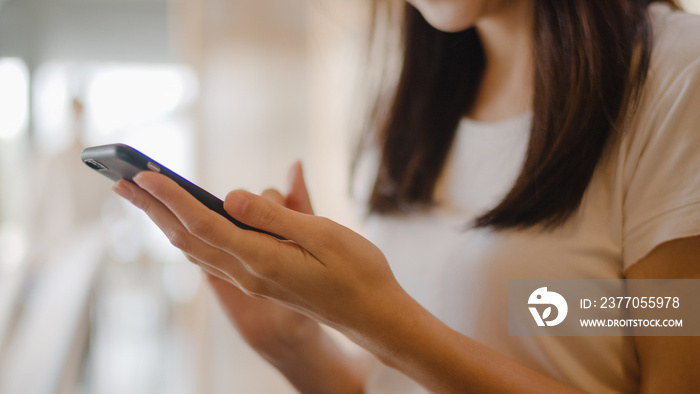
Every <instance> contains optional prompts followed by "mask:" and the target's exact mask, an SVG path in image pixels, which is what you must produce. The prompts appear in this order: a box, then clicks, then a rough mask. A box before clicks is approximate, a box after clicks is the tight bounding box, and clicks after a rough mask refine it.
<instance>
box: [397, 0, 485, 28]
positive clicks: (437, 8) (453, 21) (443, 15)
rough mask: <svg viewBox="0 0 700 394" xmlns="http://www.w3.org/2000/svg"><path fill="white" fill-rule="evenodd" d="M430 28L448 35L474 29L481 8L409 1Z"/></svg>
mask: <svg viewBox="0 0 700 394" xmlns="http://www.w3.org/2000/svg"><path fill="white" fill-rule="evenodd" d="M409 3H411V4H413V6H414V7H416V9H417V10H418V11H419V12H420V13H421V15H423V18H425V20H426V21H427V22H428V23H429V24H430V26H432V27H434V28H436V29H438V30H440V31H444V32H446V33H456V32H460V31H464V30H467V29H469V28H470V27H473V26H474V24H475V23H476V19H477V18H476V16H477V15H478V14H479V12H478V11H479V8H480V7H474V6H473V4H472V6H471V7H470V6H469V3H468V2H467V3H465V2H457V1H444V2H431V1H420V0H419V1H415V0H414V1H409Z"/></svg>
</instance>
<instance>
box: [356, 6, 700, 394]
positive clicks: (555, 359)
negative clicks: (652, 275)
mask: <svg viewBox="0 0 700 394" xmlns="http://www.w3.org/2000/svg"><path fill="white" fill-rule="evenodd" d="M650 13H651V17H652V23H653V26H654V47H653V53H652V62H651V68H650V72H649V77H648V80H647V83H646V86H645V92H644V94H643V96H642V101H641V103H640V107H639V112H638V114H637V116H636V117H635V118H634V120H632V121H631V122H630V123H629V125H628V127H626V128H625V130H624V137H623V138H622V139H621V140H619V141H617V142H615V143H614V146H611V147H612V148H613V149H612V150H611V151H610V155H609V156H607V157H606V159H605V160H604V161H603V162H601V165H600V166H599V168H598V170H597V172H596V174H595V175H594V177H593V179H592V181H591V184H590V185H589V187H588V189H587V191H586V194H585V196H584V199H583V202H582V205H581V208H580V210H579V212H578V213H577V214H576V216H575V217H574V218H573V219H572V220H570V221H569V222H568V223H567V224H566V225H565V226H564V227H563V228H560V229H558V230H556V231H554V232H551V233H544V232H539V231H537V230H535V229H530V230H524V231H515V230H508V231H501V232H496V231H493V230H490V229H470V230H466V231H465V224H466V223H468V222H469V221H470V220H471V219H473V218H475V217H477V216H479V215H480V214H482V213H484V212H485V211H486V210H488V209H489V208H492V207H493V206H495V205H496V204H497V203H498V201H499V200H500V199H501V198H502V197H503V196H504V195H505V193H506V192H507V191H508V190H509V189H510V187H511V186H512V184H513V181H514V180H515V178H516V176H517V175H518V173H519V170H520V167H521V165H522V162H523V158H524V155H525V149H526V147H527V142H528V136H529V127H530V122H531V115H529V114H525V115H522V116H519V117H516V118H513V119H509V120H506V121H502V122H496V123H480V122H475V121H471V120H463V121H462V122H461V124H460V125H459V130H458V132H457V136H456V140H455V143H454V146H453V149H452V151H451V153H450V157H449V160H448V164H447V167H446V169H445V171H444V173H443V174H442V176H441V180H440V182H439V185H438V188H437V190H436V198H437V200H438V201H439V202H440V204H439V207H438V208H436V209H435V210H433V211H431V212H430V213H427V214H426V213H424V214H412V215H402V216H378V215H373V216H370V217H369V218H368V219H367V221H366V234H365V235H366V236H367V237H368V238H369V239H370V240H372V241H373V242H374V243H376V244H377V245H378V246H379V247H380V248H381V249H382V250H383V252H384V253H385V255H386V256H387V258H388V260H389V263H390V264H391V267H392V270H393V271H394V273H395V275H396V277H397V279H398V281H399V282H400V283H401V285H402V286H403V287H404V288H405V289H406V291H408V293H409V294H411V296H413V297H414V298H415V299H416V300H417V301H418V302H420V303H421V304H422V305H423V306H424V307H425V308H426V309H428V310H429V311H430V312H432V313H433V314H434V315H436V316H437V317H438V318H439V319H441V320H442V321H444V322H445V323H447V324H448V325H449V326H450V327H452V328H453V329H455V330H457V331H459V332H461V333H463V334H464V335H467V336H469V337H470V338H473V339H475V340H477V341H479V342H481V343H483V344H485V345H487V346H489V347H491V348H493V349H495V350H497V351H499V352H501V353H502V354H504V355H506V356H508V357H511V358H513V359H514V360H516V361H518V362H520V363H522V364H524V365H527V366H529V367H531V368H533V369H535V370H537V371H540V372H541V373H543V374H545V375H547V376H550V377H552V378H554V379H557V380H559V381H562V382H566V383H568V384H571V385H573V386H575V387H578V388H581V389H583V390H586V391H589V392H595V393H607V392H635V391H637V388H638V382H639V377H640V375H639V374H640V371H639V365H638V361H637V356H636V351H635V346H634V341H633V338H632V337H623V336H618V337H616V336H609V337H583V336H581V337H537V336H517V337H516V336H513V337H511V336H508V316H507V310H508V308H507V294H508V279H521V278H522V279H530V278H531V279H550V278H551V279H583V278H596V279H619V278H622V277H623V276H624V272H625V270H626V269H627V268H629V267H630V266H631V265H633V264H634V263H635V262H637V261H639V260H640V259H641V258H642V257H644V256H645V255H646V254H648V253H649V252H650V251H651V250H652V249H653V248H654V247H656V246H657V245H659V244H661V243H663V242H666V241H669V240H672V239H676V238H681V237H688V236H694V235H700V44H698V41H697V39H698V38H700V17H697V16H692V15H689V14H685V13H681V12H673V11H671V9H670V8H668V7H667V6H665V5H659V4H655V5H652V6H651V7H650ZM376 167H377V163H376V155H374V154H371V153H368V154H366V155H365V156H364V158H363V160H361V161H360V166H359V168H358V178H357V179H358V181H357V184H356V186H357V187H356V190H357V192H358V195H359V196H367V195H368V193H369V190H370V187H371V185H372V182H373V180H374V174H376ZM503 373H504V374H507V373H508V372H507V371H503ZM366 389H367V392H368V393H402V394H411V393H423V392H424V390H423V389H421V388H420V387H419V386H418V385H417V384H415V383H414V382H412V381H411V380H410V379H408V378H406V377H405V376H403V375H401V374H400V373H398V372H396V371H394V370H392V369H390V368H388V367H386V366H383V365H381V364H379V363H376V365H374V366H373V368H372V369H371V373H370V378H369V381H368V383H367V387H366Z"/></svg>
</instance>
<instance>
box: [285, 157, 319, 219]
mask: <svg viewBox="0 0 700 394" xmlns="http://www.w3.org/2000/svg"><path fill="white" fill-rule="evenodd" d="M287 181H288V186H287V187H288V189H287V190H288V194H287V196H286V198H285V204H284V205H285V206H286V207H287V208H289V209H293V210H295V211H297V212H302V213H306V214H310V215H313V214H314V209H313V207H312V206H311V198H309V191H308V189H307V188H306V183H305V182H304V170H303V168H302V166H301V162H300V161H297V162H295V163H294V164H292V166H291V168H290V169H289V174H288V175H287Z"/></svg>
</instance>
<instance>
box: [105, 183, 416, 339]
mask: <svg viewBox="0 0 700 394" xmlns="http://www.w3.org/2000/svg"><path fill="white" fill-rule="evenodd" d="M134 180H135V182H136V184H137V185H138V186H139V187H135V185H133V184H130V183H128V182H125V181H121V182H122V183H121V184H120V185H119V186H118V187H117V188H116V189H115V190H117V189H121V190H127V191H126V192H120V191H119V190H118V192H119V193H120V194H121V195H122V196H123V197H125V198H127V199H129V200H130V201H131V202H132V203H134V204H135V205H137V206H138V207H139V208H141V209H143V210H144V211H145V212H146V213H147V214H148V215H149V217H150V218H151V219H152V220H153V221H154V222H155V223H156V224H157V225H158V226H159V227H160V228H161V230H162V231H163V232H164V233H165V234H166V236H167V237H168V238H169V239H170V242H171V243H172V244H173V245H175V246H176V247H178V248H179V249H181V250H182V251H183V252H185V254H186V255H188V256H192V257H193V258H194V260H195V261H197V262H199V263H200V264H201V265H203V266H205V267H203V268H205V269H207V271H209V272H212V271H214V272H220V273H221V274H222V275H218V276H220V277H222V278H225V279H226V280H228V281H229V282H231V283H233V284H234V285H236V286H238V287H239V288H240V289H241V290H243V291H244V292H246V293H247V294H250V295H253V296H258V297H262V298H266V299H271V300H275V301H277V302H280V303H282V304H284V305H286V306H288V307H290V308H292V309H295V310H297V311H299V312H301V313H304V314H306V315H308V316H310V317H312V318H314V319H316V320H318V321H320V322H323V323H325V324H328V325H330V326H333V327H336V328H339V329H342V328H345V329H344V330H342V331H347V329H350V330H351V331H352V330H353V325H355V324H357V323H358V322H361V321H363V320H365V319H363V314H364V313H365V312H367V311H368V310H372V309H375V308H376V307H378V306H379V303H382V302H383V301H386V302H390V301H389V298H390V295H391V294H396V292H403V291H402V290H401V288H400V286H399V285H398V283H397V282H396V280H395V278H394V276H393V274H392V272H391V269H390V268H389V265H388V264H387V261H386V259H385V257H384V255H383V254H382V252H381V251H380V250H379V249H378V248H377V247H376V246H375V245H373V244H372V243H371V242H369V241H367V240H366V239H365V238H363V237H361V236H360V235H358V234H357V233H355V232H353V231H351V230H350V229H348V228H346V227H343V226H341V225H339V224H337V223H335V222H333V221H331V220H329V219H326V218H322V217H317V216H313V215H308V214H303V213H299V212H295V211H293V210H290V209H287V208H284V207H283V206H281V205H279V204H275V203H274V202H272V201H270V200H268V199H266V198H263V197H260V196H257V195H254V194H251V193H248V192H244V191H233V192H231V193H229V194H228V196H227V197H226V199H225V201H224V208H225V209H226V211H227V212H228V213H229V214H230V215H231V216H233V217H234V218H236V219H238V220H240V221H241V222H243V223H246V224H248V225H250V226H253V227H256V228H259V229H261V230H265V231H269V232H272V233H275V234H279V235H281V236H282V237H284V238H286V239H287V240H286V241H280V240H278V239H276V238H273V237H271V236H269V235H265V234H261V233H258V232H254V231H249V230H242V229H240V228H238V227H237V226H235V225H234V224H232V223H231V222H229V221H228V220H226V219H225V218H224V217H222V216H220V215H218V214H217V213H215V212H213V211H211V210H210V209H208V208H207V207H205V206H204V205H202V204H201V203H200V202H199V201H197V200H196V199H195V198H194V197H192V196H191V195H190V194H189V193H188V192H186V191H185V190H184V189H182V188H180V187H179V186H178V185H177V184H176V183H175V182H173V181H172V180H170V179H168V178H167V177H165V176H163V175H161V174H158V173H155V172H148V171H147V172H142V173H140V174H139V175H137V176H136V177H135V179H134ZM144 191H145V192H147V193H144ZM385 305H386V304H385ZM354 328H358V327H354Z"/></svg>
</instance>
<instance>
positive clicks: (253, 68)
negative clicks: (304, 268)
mask: <svg viewBox="0 0 700 394" xmlns="http://www.w3.org/2000/svg"><path fill="white" fill-rule="evenodd" d="M367 3H368V1H357V0H298V1H290V0H0V394H5V393H12V394H14V393H30V394H34V393H47V394H48V393H131V394H139V393H144V394H145V393H174V394H186V393H292V392H294V391H293V390H292V389H291V387H289V385H288V384H287V383H286V381H285V380H284V379H283V378H282V377H281V376H280V375H279V374H278V373H277V372H276V371H274V370H273V369H272V368H271V367H269V366H268V365H267V364H266V363H265V362H263V361H262V359H261V358H260V357H258V356H257V355H256V354H254V353H253V352H252V351H251V350H249V349H248V348H247V347H246V346H245V344H244V343H243V342H242V341H241V340H240V339H239V338H238V336H237V335H236V334H235V332H234V330H233V328H232V327H231V325H230V324H229V323H228V321H227V320H226V318H225V317H224V315H223V313H222V312H221V310H220V309H219V306H218V304H217V303H216V300H215V299H213V297H212V295H211V294H210V292H209V290H208V288H207V286H206V285H205V284H204V283H203V281H202V276H201V274H200V272H199V270H198V268H197V267H195V266H193V265H192V264H190V263H189V262H187V261H186V260H185V259H184V258H183V257H182V256H181V255H180V253H179V252H177V251H175V250H174V248H172V247H171V246H170V244H169V243H168V241H167V239H165V237H164V236H163V235H162V234H160V232H159V230H157V228H155V226H154V225H152V224H151V223H150V222H149V221H148V220H147V219H146V217H145V215H143V214H142V212H140V211H138V210H137V209H135V208H133V207H132V206H129V205H127V204H125V203H124V202H123V201H121V200H120V199H118V198H117V197H116V196H115V195H114V194H113V193H112V192H111V190H110V182H109V181H108V180H107V179H106V178H103V177H101V176H99V175H97V174H94V173H93V172H92V171H91V170H90V169H88V168H87V167H86V166H84V165H83V164H82V163H81V161H80V159H79V156H80V152H81V150H82V149H83V148H84V147H86V146H91V145H97V144H105V143H112V142H123V143H127V144H130V145H132V146H134V147H136V148H138V149H140V150H142V151H144V152H145V153H147V154H148V155H149V156H151V157H153V158H155V159H156V160H158V161H160V162H161V163H163V164H165V165H167V166H168V167H170V168H171V169H173V170H175V171H177V172H179V173H181V174H182V175H184V176H185V177H187V178H189V179H191V180H193V181H195V182H196V183H198V184H200V185H201V186H203V187H205V188H206V189H208V190H210V191H211V192H213V193H214V194H216V195H218V196H220V197H221V196H224V195H225V194H226V192H228V191H229V190H231V189H236V188H245V189H248V190H251V191H253V192H261V191H262V190H264V189H265V188H268V187H276V188H279V189H281V190H284V189H285V187H286V185H285V183H286V182H285V178H286V172H287V168H288V167H289V165H290V164H292V163H293V162H294V161H295V160H301V161H302V162H303V164H304V166H305V170H306V177H307V183H308V186H309V189H310V192H311V196H312V200H313V203H314V205H315V209H316V213H317V214H319V215H323V216H327V217H330V218H332V219H334V220H336V221H339V222H341V223H344V224H346V225H349V226H350V227H357V223H356V222H355V215H353V214H352V209H351V204H350V202H349V198H348V193H347V192H348V184H349V167H350V162H351V157H352V154H353V149H354V146H355V141H356V139H357V132H356V131H357V130H358V128H359V125H360V122H358V118H359V117H358V116H357V114H358V113H359V110H358V108H361V107H362V106H363V105H364V104H365V103H363V102H361V101H360V102H359V103H358V102H357V100H356V99H357V98H358V97H360V96H358V94H357V93H358V89H357V86H358V80H359V78H358V75H360V74H358V71H359V70H360V66H361V64H360V63H361V59H362V56H360V54H361V53H362V45H363V44H364V37H365V32H366V30H367V19H368V18H367V6H368V4H367ZM683 3H684V5H685V6H686V8H687V9H688V10H691V11H694V12H698V10H700V0H686V1H684V2H683Z"/></svg>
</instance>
